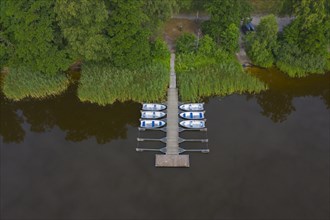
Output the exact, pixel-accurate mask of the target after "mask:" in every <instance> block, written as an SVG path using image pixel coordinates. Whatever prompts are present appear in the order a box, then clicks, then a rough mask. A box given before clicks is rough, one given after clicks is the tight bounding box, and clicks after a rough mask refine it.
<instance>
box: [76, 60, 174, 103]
mask: <svg viewBox="0 0 330 220" xmlns="http://www.w3.org/2000/svg"><path fill="white" fill-rule="evenodd" d="M168 74H169V68H168V66H167V65H165V64H163V63H161V62H153V63H152V64H150V65H147V66H145V67H143V68H140V69H137V70H128V69H117V68H115V67H113V66H111V65H109V64H99V63H89V64H84V65H83V68H82V73H81V78H80V83H79V87H78V97H79V99H80V100H81V101H84V102H91V103H97V104H99V105H102V106H104V105H107V104H112V103H114V102H115V101H121V102H124V101H128V100H133V101H137V102H153V101H163V100H164V98H165V94H166V90H167V87H168V82H169V75H168Z"/></svg>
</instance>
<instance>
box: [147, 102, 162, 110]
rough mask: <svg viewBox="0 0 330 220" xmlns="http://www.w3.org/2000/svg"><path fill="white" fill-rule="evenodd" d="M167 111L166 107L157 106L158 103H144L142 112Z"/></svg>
mask: <svg viewBox="0 0 330 220" xmlns="http://www.w3.org/2000/svg"><path fill="white" fill-rule="evenodd" d="M164 109H166V105H162V104H156V103H144V104H143V105H142V110H145V111H162V110H164Z"/></svg>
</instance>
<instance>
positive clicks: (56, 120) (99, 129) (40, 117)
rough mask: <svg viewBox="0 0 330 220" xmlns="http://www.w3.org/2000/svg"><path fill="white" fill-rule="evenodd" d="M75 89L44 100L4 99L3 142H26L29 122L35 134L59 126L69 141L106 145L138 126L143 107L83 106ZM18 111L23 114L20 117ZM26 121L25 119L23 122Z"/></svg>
mask: <svg viewBox="0 0 330 220" xmlns="http://www.w3.org/2000/svg"><path fill="white" fill-rule="evenodd" d="M75 92H76V88H74V86H72V87H71V88H70V89H69V90H68V91H67V92H66V93H64V94H62V95H60V96H58V97H55V98H49V99H46V100H42V101H36V100H24V101H20V102H10V101H7V100H5V99H4V98H3V96H1V100H0V101H1V126H0V127H1V129H0V135H1V136H3V142H21V141H23V140H24V129H23V128H22V124H23V122H24V121H25V122H26V123H28V124H29V125H30V130H31V131H33V132H44V131H47V130H50V129H53V128H54V127H55V126H57V127H59V128H60V129H61V130H62V131H65V132H66V140H69V141H74V142H77V141H82V140H85V139H88V138H90V137H95V139H96V140H97V142H98V143H100V144H104V143H108V142H110V141H111V140H112V139H118V138H125V137H126V132H127V127H126V126H127V125H132V126H138V121H139V116H140V113H139V111H138V109H140V107H141V106H140V104H138V103H135V102H125V103H114V104H113V105H109V106H105V107H101V106H98V105H95V104H89V103H82V102H80V101H79V100H78V98H77V97H76V94H75ZM18 110H20V111H22V115H23V117H22V116H19V114H18ZM23 118H24V120H23Z"/></svg>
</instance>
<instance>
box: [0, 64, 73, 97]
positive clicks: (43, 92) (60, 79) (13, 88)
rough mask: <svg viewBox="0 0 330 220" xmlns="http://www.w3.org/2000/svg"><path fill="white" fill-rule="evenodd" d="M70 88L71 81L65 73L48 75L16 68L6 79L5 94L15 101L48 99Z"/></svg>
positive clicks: (4, 81)
mask: <svg viewBox="0 0 330 220" xmlns="http://www.w3.org/2000/svg"><path fill="white" fill-rule="evenodd" d="M68 86H69V80H68V78H67V77H66V76H65V74H64V73H58V74H56V75H47V74H44V73H40V72H33V71H30V70H29V69H28V68H26V67H15V68H10V69H9V72H8V73H6V75H5V77H4V80H3V93H4V94H5V96H6V97H7V98H9V99H12V100H15V101H18V100H21V99H24V98H26V97H31V98H46V97H48V96H54V95H58V94H60V93H62V92H63V91H64V90H66V89H67V87H68Z"/></svg>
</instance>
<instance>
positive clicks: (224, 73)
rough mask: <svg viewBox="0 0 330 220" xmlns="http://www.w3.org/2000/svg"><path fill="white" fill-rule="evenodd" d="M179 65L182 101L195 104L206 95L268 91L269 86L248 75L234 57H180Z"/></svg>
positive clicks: (179, 85)
mask: <svg viewBox="0 0 330 220" xmlns="http://www.w3.org/2000/svg"><path fill="white" fill-rule="evenodd" d="M219 55H220V56H219ZM176 66H177V68H176V72H177V76H178V77H177V79H178V87H179V93H180V96H181V100H182V101H191V102H195V101H200V100H201V99H202V98H203V97H206V96H214V95H221V96H224V95H229V94H233V93H245V92H248V93H258V92H260V91H263V90H265V89H267V86H266V84H264V83H263V82H261V81H259V80H258V79H257V78H255V77H254V76H252V75H250V74H248V73H246V72H244V70H243V69H242V67H241V65H240V64H239V63H238V62H237V60H235V58H234V57H230V56H229V55H226V54H224V53H223V54H218V56H215V57H206V56H199V55H195V54H180V55H179V56H178V57H177V65H176Z"/></svg>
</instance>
